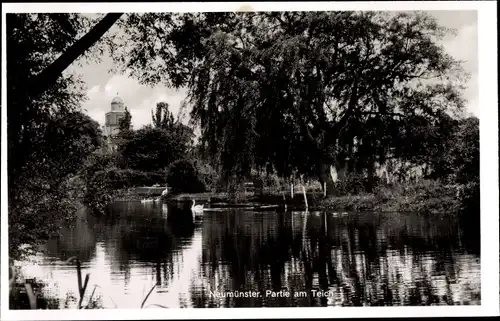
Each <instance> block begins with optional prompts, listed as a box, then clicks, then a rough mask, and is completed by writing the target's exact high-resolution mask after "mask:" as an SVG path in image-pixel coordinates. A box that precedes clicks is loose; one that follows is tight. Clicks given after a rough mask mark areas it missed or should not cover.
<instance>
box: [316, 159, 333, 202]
mask: <svg viewBox="0 0 500 321" xmlns="http://www.w3.org/2000/svg"><path fill="white" fill-rule="evenodd" d="M318 169H319V170H318V179H319V182H320V183H321V189H322V190H323V193H325V190H324V188H325V183H326V196H331V195H333V194H334V193H335V183H334V182H333V177H332V175H331V164H330V163H329V162H326V161H320V162H319V164H318Z"/></svg>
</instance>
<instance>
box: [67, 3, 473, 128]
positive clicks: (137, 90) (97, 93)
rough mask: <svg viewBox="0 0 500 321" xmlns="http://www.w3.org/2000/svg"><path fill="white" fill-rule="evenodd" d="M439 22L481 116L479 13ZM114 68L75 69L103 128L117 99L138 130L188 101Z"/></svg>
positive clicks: (107, 62)
mask: <svg viewBox="0 0 500 321" xmlns="http://www.w3.org/2000/svg"><path fill="white" fill-rule="evenodd" d="M429 13H430V14H431V15H433V16H435V17H436V19H437V20H438V23H439V24H440V25H442V26H444V27H447V28H453V29H455V30H456V35H454V36H448V37H447V38H445V39H444V40H443V46H444V47H445V49H446V51H447V52H448V53H449V54H450V55H452V56H453V57H454V58H455V59H458V60H461V61H463V62H464V64H463V66H464V69H465V70H466V71H467V72H468V73H470V76H471V77H470V80H469V84H468V89H467V90H466V91H465V93H464V95H465V98H466V99H467V101H468V102H467V112H469V113H472V114H474V115H476V116H478V117H479V107H478V40H477V38H478V34H477V30H478V23H477V12H476V11H429ZM111 67H112V61H111V58H110V57H109V56H103V57H102V61H101V63H98V64H91V65H84V66H82V67H75V68H74V70H75V71H76V72H77V73H78V74H80V75H81V77H82V79H83V80H84V81H85V82H86V84H87V87H88V92H87V94H88V100H87V101H86V102H85V103H84V104H83V106H82V108H83V109H84V110H85V112H86V113H87V114H88V115H89V116H90V117H92V118H93V119H94V120H96V121H97V122H99V124H100V125H101V126H102V125H104V115H105V113H106V112H108V111H109V110H110V109H111V100H112V99H113V97H115V96H117V95H118V96H119V97H121V98H122V99H123V101H124V103H125V106H127V107H128V109H129V110H130V113H131V114H132V125H133V127H134V128H135V129H139V128H140V127H142V126H144V125H147V124H150V123H151V110H152V109H154V108H155V107H156V103H157V102H160V101H164V102H167V103H168V104H169V105H170V110H171V111H172V112H173V113H174V115H177V113H178V111H179V108H180V105H181V102H182V101H183V100H184V99H185V98H186V93H187V91H186V90H185V89H181V90H178V91H177V90H174V89H170V88H167V87H165V86H161V85H158V86H155V87H149V86H144V85H140V84H139V83H138V82H137V81H136V80H135V79H132V78H129V77H127V76H125V75H120V74H113V73H110V72H108V71H109V70H110V69H111Z"/></svg>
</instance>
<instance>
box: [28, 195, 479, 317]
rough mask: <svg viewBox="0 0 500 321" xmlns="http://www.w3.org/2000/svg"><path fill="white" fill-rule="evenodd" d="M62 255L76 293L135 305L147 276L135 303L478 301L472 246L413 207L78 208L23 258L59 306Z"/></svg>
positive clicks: (64, 293) (64, 276) (68, 286)
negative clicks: (196, 214)
mask: <svg viewBox="0 0 500 321" xmlns="http://www.w3.org/2000/svg"><path fill="white" fill-rule="evenodd" d="M475 237H476V238H477V239H479V235H476V236H475ZM473 238H474V237H473ZM473 238H472V239H473ZM469 239H470V238H469ZM72 256H77V257H79V258H80V260H81V261H82V268H83V273H84V274H86V273H90V281H89V290H87V297H86V298H85V299H84V302H86V300H88V296H89V293H90V292H92V290H93V289H95V294H94V296H93V298H99V300H101V304H102V306H104V307H107V308H113V307H119V308H139V307H140V306H141V304H142V301H143V300H144V298H145V297H146V295H147V293H148V292H149V290H150V289H151V288H152V287H153V286H154V285H156V288H155V289H154V290H153V292H152V294H151V296H150V297H149V298H148V300H147V303H146V304H145V307H150V308H154V307H158V306H166V307H195V308H198V307H262V306H277V307H291V306H363V305H364V306H380V305H385V306H392V305H441V304H442V305H450V304H461V305H464V304H480V260H479V251H478V248H477V246H471V245H470V242H469V241H467V238H465V237H464V233H463V232H461V229H460V228H459V226H458V224H457V223H456V222H455V221H453V220H452V219H439V218H435V217H430V216H427V217H426V216H423V215H418V214H398V213H384V214H377V213H349V214H348V215H345V214H337V213H319V212H310V213H302V212H294V213H277V212H251V211H242V210H227V211H223V212H206V213H205V214H204V216H203V217H202V218H201V219H197V220H195V221H193V218H192V216H191V213H190V211H189V210H188V211H186V210H180V209H178V208H174V207H171V206H167V205H166V204H155V203H151V204H141V203H140V202H119V203H114V204H112V206H110V207H109V211H108V215H107V216H106V217H103V218H95V217H92V216H91V215H89V214H87V213H86V212H85V211H82V212H81V213H79V219H78V221H77V223H76V225H75V226H74V227H73V228H71V229H70V228H65V229H62V230H61V233H60V236H59V237H58V238H56V239H53V240H50V241H49V242H47V244H46V246H45V253H44V254H43V255H40V256H39V257H37V258H36V260H35V261H36V263H33V264H31V265H28V264H26V266H25V267H24V273H25V274H26V275H27V276H31V277H38V278H42V279H44V280H46V281H47V282H48V283H50V286H49V288H50V289H51V293H48V294H47V295H49V296H58V297H60V298H61V304H60V307H61V308H64V307H73V306H75V305H76V300H73V301H71V300H70V301H71V302H70V303H68V300H67V299H66V300H65V299H64V298H67V297H68V293H69V295H70V296H74V297H78V295H77V293H78V285H77V278H76V270H75V267H74V266H73V265H71V264H70V263H66V262H64V261H65V260H67V259H68V258H69V257H72ZM249 291H252V292H249ZM242 294H246V295H248V296H247V297H244V296H242ZM252 296H253V297H252Z"/></svg>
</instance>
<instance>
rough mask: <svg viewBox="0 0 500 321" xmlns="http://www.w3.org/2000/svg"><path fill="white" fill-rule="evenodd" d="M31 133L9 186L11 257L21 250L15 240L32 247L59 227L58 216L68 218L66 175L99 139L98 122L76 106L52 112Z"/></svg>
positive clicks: (70, 203) (68, 176)
mask: <svg viewBox="0 0 500 321" xmlns="http://www.w3.org/2000/svg"><path fill="white" fill-rule="evenodd" d="M35 139H36V140H35V141H34V142H33V148H32V149H31V150H30V154H29V158H28V159H27V160H26V162H25V163H24V166H23V167H22V168H21V173H20V174H19V176H18V177H17V178H16V183H17V184H16V185H14V186H12V185H10V186H9V242H10V246H9V249H10V253H9V254H10V256H11V257H13V258H18V257H19V256H20V255H22V254H24V252H23V251H21V249H20V245H28V246H31V248H28V249H30V250H36V246H37V245H38V244H40V243H41V242H42V241H43V240H45V239H46V238H48V237H50V236H52V235H54V233H56V232H57V231H58V228H59V227H60V226H61V224H60V220H64V219H68V220H69V219H71V218H72V216H73V213H74V211H75V210H76V207H75V205H76V204H75V202H74V201H71V200H70V194H71V193H72V192H73V186H72V185H71V183H70V179H71V178H73V177H75V176H76V175H77V174H78V173H79V171H80V169H81V168H82V167H83V164H84V162H85V160H86V158H87V156H88V155H90V154H91V153H93V152H94V151H96V150H97V149H98V148H99V147H100V146H101V143H102V141H101V132H100V129H99V125H98V124H97V123H96V122H95V121H94V120H92V119H91V118H90V117H88V116H87V115H84V114H82V113H80V112H70V113H64V114H57V115H54V116H51V117H50V119H48V121H47V124H45V125H44V126H43V127H40V128H38V135H36V137H35ZM75 192H77V193H76V194H78V193H79V192H80V191H75Z"/></svg>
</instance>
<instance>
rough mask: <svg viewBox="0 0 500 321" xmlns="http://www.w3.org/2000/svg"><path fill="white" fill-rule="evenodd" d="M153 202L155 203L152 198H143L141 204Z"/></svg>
mask: <svg viewBox="0 0 500 321" xmlns="http://www.w3.org/2000/svg"><path fill="white" fill-rule="evenodd" d="M151 202H154V200H153V199H152V198H143V199H142V200H141V203H151Z"/></svg>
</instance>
